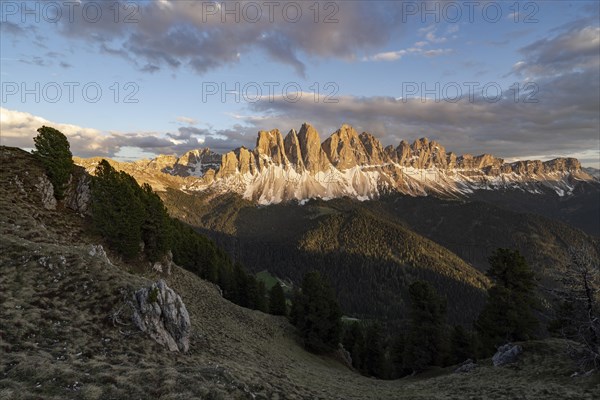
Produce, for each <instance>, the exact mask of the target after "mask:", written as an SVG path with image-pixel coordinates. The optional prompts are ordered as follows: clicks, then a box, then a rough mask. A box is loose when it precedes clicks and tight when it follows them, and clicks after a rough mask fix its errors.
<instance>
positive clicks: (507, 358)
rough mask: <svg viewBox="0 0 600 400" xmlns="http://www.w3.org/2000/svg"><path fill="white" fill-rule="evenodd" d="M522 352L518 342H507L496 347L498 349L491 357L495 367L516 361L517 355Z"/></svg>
mask: <svg viewBox="0 0 600 400" xmlns="http://www.w3.org/2000/svg"><path fill="white" fill-rule="evenodd" d="M522 352H523V347H521V346H520V345H518V344H512V343H508V344H505V345H504V346H500V347H498V351H497V352H496V354H494V357H492V362H493V363H494V366H495V367H500V366H502V365H506V364H512V363H514V362H517V359H518V358H519V355H520V354H521V353H522Z"/></svg>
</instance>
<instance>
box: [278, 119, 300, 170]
mask: <svg viewBox="0 0 600 400" xmlns="http://www.w3.org/2000/svg"><path fill="white" fill-rule="evenodd" d="M283 146H284V149H285V155H286V157H287V159H288V160H289V162H290V163H291V164H292V165H294V167H295V168H296V171H298V172H301V171H303V170H304V162H303V161H302V150H301V149H300V142H299V140H298V134H297V133H296V130H295V129H292V130H291V131H289V133H288V134H287V135H286V137H285V139H284V140H283Z"/></svg>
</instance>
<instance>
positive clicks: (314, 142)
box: [298, 123, 331, 175]
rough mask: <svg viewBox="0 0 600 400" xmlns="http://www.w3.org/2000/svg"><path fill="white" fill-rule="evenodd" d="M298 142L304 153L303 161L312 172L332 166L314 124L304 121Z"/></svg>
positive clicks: (322, 170) (321, 170) (326, 169)
mask: <svg viewBox="0 0 600 400" xmlns="http://www.w3.org/2000/svg"><path fill="white" fill-rule="evenodd" d="M298 142H299V144H300V150H301V153H302V162H303V163H304V166H305V168H306V169H307V170H308V172H310V173H311V174H313V175H314V174H316V173H318V172H325V171H328V170H329V169H330V168H331V163H330V162H329V159H328V158H327V155H326V154H325V152H324V151H323V148H322V147H321V138H320V137H319V132H317V130H316V129H315V128H313V127H312V125H310V124H307V123H304V124H302V128H300V132H298Z"/></svg>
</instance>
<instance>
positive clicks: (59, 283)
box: [0, 148, 600, 400]
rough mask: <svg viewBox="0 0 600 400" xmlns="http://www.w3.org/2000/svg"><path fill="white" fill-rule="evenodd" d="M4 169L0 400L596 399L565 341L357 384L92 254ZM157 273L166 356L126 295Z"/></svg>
mask: <svg viewBox="0 0 600 400" xmlns="http://www.w3.org/2000/svg"><path fill="white" fill-rule="evenodd" d="M0 161H1V163H0V165H1V171H0V235H1V237H2V240H1V241H0V307H1V309H0V310H1V312H0V350H1V352H2V354H1V355H0V373H1V374H2V379H0V398H2V399H39V398H43V399H61V400H62V399H110V398H115V399H123V398H132V399H136V398H143V399H146V398H147V399H157V398H160V399H190V398H200V399H357V400H358V399H360V400H368V399H382V398H383V399H464V398H491V399H513V398H532V399H533V398H544V399H592V398H594V396H596V395H597V394H598V391H599V390H600V388H599V387H598V379H597V376H591V377H582V378H570V377H569V376H570V374H571V373H572V371H573V370H574V366H573V364H572V362H571V361H570V360H569V359H568V358H567V357H565V355H564V354H565V352H564V350H565V347H566V345H567V343H565V342H563V341H543V342H532V343H524V344H523V346H524V348H525V352H524V355H523V357H522V358H521V360H520V361H519V362H518V363H517V364H516V365H514V366H512V367H506V368H495V367H492V366H491V364H490V360H481V361H480V365H481V366H480V367H479V368H478V369H476V370H475V371H473V372H471V373H468V374H460V375H459V374H453V373H451V368H448V369H444V370H434V371H430V372H429V373H428V374H425V375H422V376H417V377H413V378H409V379H403V380H398V381H377V380H374V379H369V378H365V377H362V376H360V375H358V374H357V373H355V372H353V371H351V370H349V369H347V368H346V367H344V366H343V365H342V364H341V363H339V362H337V361H336V360H334V359H331V358H327V357H319V356H315V355H313V354H310V353H307V352H305V351H304V350H303V349H302V347H301V346H300V345H299V344H298V339H297V337H296V335H295V333H294V330H293V328H292V327H291V326H290V325H289V324H288V323H287V321H286V320H285V319H284V318H278V317H273V316H269V315H266V314H263V313H261V312H258V311H250V310H247V309H244V308H241V307H238V306H236V305H234V304H232V303H230V302H228V301H226V300H225V299H223V298H222V297H221V296H220V294H219V292H218V290H217V289H216V288H215V287H214V285H212V284H210V283H208V282H206V281H203V280H201V279H199V278H198V277H197V276H195V275H193V274H192V273H190V272H188V271H185V270H182V269H180V268H174V269H173V271H172V273H171V274H170V275H165V274H158V273H157V272H154V271H152V269H151V268H150V266H144V265H133V264H128V263H124V262H121V261H120V260H119V259H118V258H117V257H115V255H114V254H110V253H109V254H108V259H106V258H104V257H102V256H98V255H91V252H90V250H91V245H97V244H98V243H99V242H98V238H97V237H94V236H91V235H89V234H88V233H87V232H88V230H87V229H86V227H85V220H84V219H83V218H82V217H81V216H79V215H77V214H75V213H73V212H71V211H69V210H67V209H64V208H63V207H62V206H61V205H60V204H59V206H58V208H57V210H47V209H45V208H44V207H43V206H42V201H41V196H40V194H39V192H38V190H37V188H36V186H35V185H36V184H37V183H38V182H39V178H40V177H41V176H42V174H43V172H42V169H41V167H40V166H39V165H38V164H37V163H36V162H35V160H33V159H32V158H31V157H30V156H29V155H27V154H26V153H24V152H22V151H19V150H14V149H7V148H0ZM158 278H163V279H165V280H166V282H167V284H168V285H169V286H171V287H172V288H174V290H176V291H177V292H178V293H179V294H180V295H181V296H182V298H183V301H184V302H185V304H186V307H187V309H188V311H189V314H190V319H191V322H192V336H191V340H190V352H189V353H186V354H181V353H171V352H169V351H167V350H166V349H165V348H163V347H161V346H159V345H158V344H156V343H155V342H154V341H153V340H152V339H150V338H149V337H147V336H146V335H143V334H141V333H140V332H139V331H137V330H136V328H135V327H134V326H133V325H132V323H131V322H130V315H128V311H127V300H128V299H129V298H130V296H131V294H132V292H133V291H134V290H137V289H139V288H141V287H144V286H147V285H149V284H150V282H152V281H155V280H157V279H158Z"/></svg>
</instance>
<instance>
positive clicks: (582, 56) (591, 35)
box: [514, 21, 600, 77]
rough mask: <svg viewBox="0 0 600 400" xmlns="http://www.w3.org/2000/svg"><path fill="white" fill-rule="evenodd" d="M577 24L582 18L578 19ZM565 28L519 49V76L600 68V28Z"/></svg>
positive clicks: (596, 26)
mask: <svg viewBox="0 0 600 400" xmlns="http://www.w3.org/2000/svg"><path fill="white" fill-rule="evenodd" d="M579 22H580V23H581V22H582V21H579ZM566 27H567V28H568V29H567V30H561V31H560V33H559V34H558V35H556V36H554V37H552V38H544V39H540V40H538V41H536V42H534V43H531V44H529V45H527V46H525V47H523V48H521V49H520V50H519V51H520V53H521V54H523V56H524V60H523V61H522V62H520V63H518V64H516V65H515V69H514V72H515V73H516V74H518V75H524V74H530V75H531V76H534V77H536V76H548V75H558V74H562V73H565V72H567V73H568V72H571V71H577V70H581V69H590V68H595V69H596V70H597V69H598V68H600V53H599V52H598V48H599V46H600V27H599V26H598V25H597V23H596V24H595V25H581V24H573V23H569V24H568V25H566Z"/></svg>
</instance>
